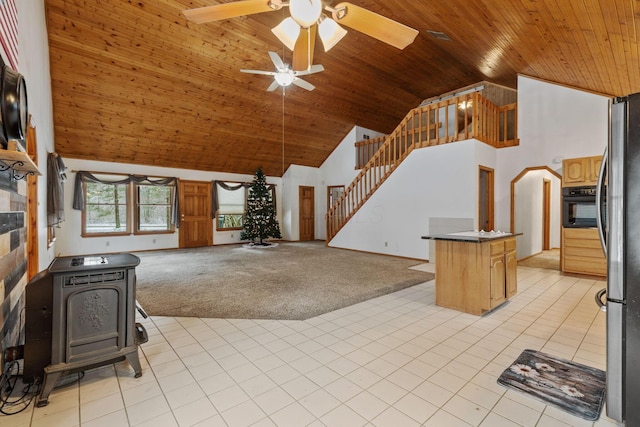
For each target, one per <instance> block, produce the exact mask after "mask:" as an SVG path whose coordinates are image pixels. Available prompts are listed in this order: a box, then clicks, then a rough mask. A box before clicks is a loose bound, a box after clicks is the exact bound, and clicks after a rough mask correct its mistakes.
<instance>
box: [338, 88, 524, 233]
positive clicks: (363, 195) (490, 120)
mask: <svg viewBox="0 0 640 427" xmlns="http://www.w3.org/2000/svg"><path fill="white" fill-rule="evenodd" d="M516 124H517V104H515V103H514V104H509V105H505V106H503V107H498V106H496V105H495V104H493V103H491V102H490V101H489V100H487V99H486V98H484V97H482V96H481V95H480V94H479V93H478V92H474V93H469V94H465V95H461V96H457V97H452V98H448V99H445V100H442V101H439V102H434V103H432V104H428V105H424V106H421V107H418V108H414V109H413V110H411V111H409V113H408V114H407V115H406V116H405V117H404V119H403V120H402V122H400V124H399V125H398V127H396V129H395V130H394V131H393V132H392V133H391V134H389V135H387V136H386V137H382V138H383V139H384V143H382V145H380V138H374V139H370V140H365V141H359V142H357V143H356V148H357V149H358V159H357V162H358V163H359V164H362V163H364V165H363V166H362V170H361V171H360V173H359V174H358V175H357V176H356V178H355V179H354V180H353V182H352V183H351V184H349V186H348V187H346V188H345V190H344V193H343V194H342V195H341V196H340V198H339V199H338V200H336V202H335V203H334V204H333V206H331V208H330V209H329V210H328V212H327V215H326V223H327V243H328V242H329V241H330V240H331V239H332V238H333V237H334V236H335V235H336V234H338V231H340V229H341V228H342V227H343V226H344V225H345V224H346V223H347V222H348V221H349V220H350V219H351V218H352V217H353V216H354V215H355V213H356V212H357V211H358V209H360V207H362V206H363V205H364V204H365V203H366V201H367V200H368V199H369V198H370V197H371V195H372V194H373V193H374V192H375V191H376V190H377V189H378V188H379V187H380V185H382V183H383V182H384V181H385V180H386V179H387V178H388V177H389V175H391V173H392V172H393V171H394V170H395V168H397V167H398V165H399V164H400V163H401V162H402V161H403V160H404V159H405V158H406V157H407V156H408V155H409V153H411V151H413V150H414V149H415V148H422V147H428V146H433V145H441V144H447V143H451V142H456V141H464V140H467V139H470V138H475V139H477V140H479V141H482V142H484V143H486V144H489V145H491V146H493V147H496V148H502V147H512V146H514V145H518V140H517V138H516V135H517V128H516ZM369 144H371V146H379V148H378V149H377V151H375V152H374V153H373V154H371V152H372V151H373V150H371V149H369V148H368V147H367V145H369ZM374 144H375V145H374ZM361 153H362V157H361ZM365 161H366V163H365Z"/></svg>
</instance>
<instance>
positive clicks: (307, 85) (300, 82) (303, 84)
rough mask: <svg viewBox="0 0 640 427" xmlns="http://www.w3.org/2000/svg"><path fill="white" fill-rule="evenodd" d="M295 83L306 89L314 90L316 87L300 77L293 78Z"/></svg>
mask: <svg viewBox="0 0 640 427" xmlns="http://www.w3.org/2000/svg"><path fill="white" fill-rule="evenodd" d="M293 84H294V85H296V86H299V87H301V88H302V89H306V90H314V89H315V88H316V87H315V86H314V85H312V84H311V83H309V82H307V81H304V80H302V79H300V78H298V77H296V78H294V79H293Z"/></svg>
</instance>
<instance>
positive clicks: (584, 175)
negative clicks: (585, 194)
mask: <svg viewBox="0 0 640 427" xmlns="http://www.w3.org/2000/svg"><path fill="white" fill-rule="evenodd" d="M601 163H602V156H591V157H578V158H575V159H565V160H563V161H562V186H563V187H582V186H589V185H596V183H597V181H598V173H599V172H600V164H601Z"/></svg>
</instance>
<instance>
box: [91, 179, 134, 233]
mask: <svg viewBox="0 0 640 427" xmlns="http://www.w3.org/2000/svg"><path fill="white" fill-rule="evenodd" d="M128 189H129V185H128V184H109V183H107V184H104V183H96V182H85V183H84V193H85V194H84V196H85V198H84V199H85V210H84V212H83V215H82V235H83V236H85V235H99V234H129V232H130V231H129V221H128V217H129V191H128Z"/></svg>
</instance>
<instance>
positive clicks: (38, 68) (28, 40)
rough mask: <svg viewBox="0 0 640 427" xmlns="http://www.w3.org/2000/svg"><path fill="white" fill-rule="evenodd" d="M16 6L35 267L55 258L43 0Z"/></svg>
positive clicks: (50, 114) (50, 115)
mask: <svg viewBox="0 0 640 427" xmlns="http://www.w3.org/2000/svg"><path fill="white" fill-rule="evenodd" d="M16 7H17V9H18V49H19V58H18V71H19V72H20V73H21V74H22V75H23V76H24V79H25V82H26V85H27V97H28V106H29V114H31V115H32V117H33V124H34V125H35V126H36V138H37V146H38V168H39V169H40V171H41V172H42V174H43V175H42V176H40V177H39V178H38V228H37V233H38V255H39V265H38V267H39V268H38V270H43V269H45V268H46V267H47V266H48V265H49V264H50V262H51V261H52V260H53V257H54V250H53V248H51V249H48V248H47V177H46V176H45V175H46V169H47V153H49V152H52V151H54V139H53V108H52V98H51V75H50V72H49V43H48V38H47V27H46V21H45V13H44V2H43V1H42V0H19V1H16Z"/></svg>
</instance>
